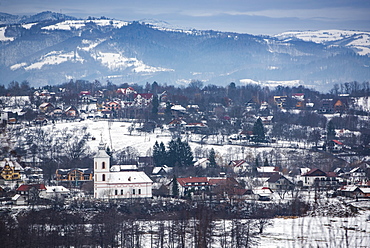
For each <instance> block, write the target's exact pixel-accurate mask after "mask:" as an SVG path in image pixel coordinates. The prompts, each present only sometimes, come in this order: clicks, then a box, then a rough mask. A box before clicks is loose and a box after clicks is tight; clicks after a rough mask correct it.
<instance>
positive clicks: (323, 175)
mask: <svg viewBox="0 0 370 248" xmlns="http://www.w3.org/2000/svg"><path fill="white" fill-rule="evenodd" d="M338 184H339V182H338V178H337V174H336V173H335V172H324V171H322V170H320V169H318V168H314V169H311V170H310V171H309V172H307V173H305V174H303V175H302V186H303V187H318V188H325V189H332V188H336V187H337V186H338Z"/></svg>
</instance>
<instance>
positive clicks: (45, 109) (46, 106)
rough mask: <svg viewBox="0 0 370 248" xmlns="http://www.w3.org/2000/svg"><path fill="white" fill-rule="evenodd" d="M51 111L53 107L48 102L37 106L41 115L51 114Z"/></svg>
mask: <svg viewBox="0 0 370 248" xmlns="http://www.w3.org/2000/svg"><path fill="white" fill-rule="evenodd" d="M53 109H54V105H53V104H51V103H49V102H44V103H42V104H40V106H39V110H40V111H41V112H42V113H48V112H51V111H52V110H53Z"/></svg>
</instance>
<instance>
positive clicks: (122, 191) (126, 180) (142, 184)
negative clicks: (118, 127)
mask: <svg viewBox="0 0 370 248" xmlns="http://www.w3.org/2000/svg"><path fill="white" fill-rule="evenodd" d="M152 184H153V182H152V180H151V179H150V178H149V177H148V176H147V175H146V174H145V173H144V172H143V171H139V170H138V169H137V167H136V165H113V166H110V156H109V155H108V154H107V153H106V151H105V145H104V143H103V142H102V141H101V142H100V144H99V149H98V153H97V155H96V156H95V157H94V197H95V198H107V199H109V198H114V199H120V198H149V197H152Z"/></svg>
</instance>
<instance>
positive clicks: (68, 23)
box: [42, 19, 129, 30]
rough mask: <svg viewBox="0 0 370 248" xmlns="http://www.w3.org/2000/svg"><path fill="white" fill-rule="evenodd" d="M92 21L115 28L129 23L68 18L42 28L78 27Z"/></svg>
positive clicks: (98, 24)
mask: <svg viewBox="0 0 370 248" xmlns="http://www.w3.org/2000/svg"><path fill="white" fill-rule="evenodd" d="M89 23H94V24H95V25H97V26H113V27H115V28H121V27H123V26H127V25H128V24H129V23H128V22H124V21H117V20H105V19H104V20H68V21H64V22H59V23H56V24H54V25H49V26H46V27H43V28H42V29H44V30H72V29H80V28H82V27H85V26H86V24H89Z"/></svg>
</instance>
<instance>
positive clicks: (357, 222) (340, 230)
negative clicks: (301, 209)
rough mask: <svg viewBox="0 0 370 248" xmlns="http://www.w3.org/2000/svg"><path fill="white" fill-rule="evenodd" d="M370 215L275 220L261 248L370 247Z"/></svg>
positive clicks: (264, 237)
mask: <svg viewBox="0 0 370 248" xmlns="http://www.w3.org/2000/svg"><path fill="white" fill-rule="evenodd" d="M369 214H370V212H369V211H366V212H363V213H362V214H360V215H359V216H356V217H349V218H338V217H322V216H316V217H309V216H307V217H300V218H275V219H274V220H273V223H274V224H273V226H270V227H267V228H266V230H265V232H264V234H263V235H262V236H261V239H260V244H259V245H258V247H266V248H272V247H276V248H287V247H332V248H338V247H370V221H367V220H366V219H367V218H368V216H369Z"/></svg>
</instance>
